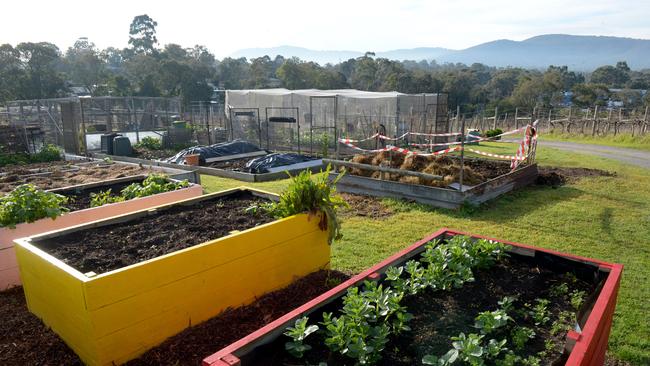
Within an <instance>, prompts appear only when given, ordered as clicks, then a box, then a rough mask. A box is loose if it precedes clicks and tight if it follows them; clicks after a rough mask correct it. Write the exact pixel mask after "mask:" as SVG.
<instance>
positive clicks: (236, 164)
mask: <svg viewBox="0 0 650 366" xmlns="http://www.w3.org/2000/svg"><path fill="white" fill-rule="evenodd" d="M251 159H254V158H243V159H235V160H226V161H217V162H214V163H209V164H207V166H209V167H210V168H217V169H225V170H233V171H243V170H244V168H245V167H246V163H248V162H249V161H250V160H251Z"/></svg>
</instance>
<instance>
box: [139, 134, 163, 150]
mask: <svg viewBox="0 0 650 366" xmlns="http://www.w3.org/2000/svg"><path fill="white" fill-rule="evenodd" d="M133 147H136V148H145V149H149V150H162V149H163V146H162V141H161V140H160V139H157V138H155V137H153V136H145V137H143V138H142V139H140V142H138V143H137V144H135V145H134V146H133Z"/></svg>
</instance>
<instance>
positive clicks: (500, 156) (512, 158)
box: [465, 147, 526, 160]
mask: <svg viewBox="0 0 650 366" xmlns="http://www.w3.org/2000/svg"><path fill="white" fill-rule="evenodd" d="M465 150H467V151H471V152H473V153H474V154H479V155H484V156H489V157H491V158H497V159H505V160H526V158H523V159H522V158H520V157H518V156H516V155H499V154H492V153H489V152H485V151H480V150H474V149H472V148H469V147H465Z"/></svg>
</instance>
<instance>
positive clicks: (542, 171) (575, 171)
mask: <svg viewBox="0 0 650 366" xmlns="http://www.w3.org/2000/svg"><path fill="white" fill-rule="evenodd" d="M538 170H539V175H538V176H537V180H536V181H535V184H537V185H540V186H551V187H557V186H561V185H564V184H566V183H570V182H575V181H577V180H578V179H580V178H585V177H614V176H616V173H615V172H608V171H606V170H600V169H590V168H562V167H547V166H545V167H539V168H538Z"/></svg>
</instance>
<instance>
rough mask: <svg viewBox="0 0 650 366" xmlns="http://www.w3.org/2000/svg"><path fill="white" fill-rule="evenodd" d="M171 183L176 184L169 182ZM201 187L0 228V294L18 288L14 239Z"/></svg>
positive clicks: (177, 197)
mask: <svg viewBox="0 0 650 366" xmlns="http://www.w3.org/2000/svg"><path fill="white" fill-rule="evenodd" d="M146 177H147V176H146V175H136V176H131V177H124V178H117V179H111V180H105V181H101V182H94V183H85V184H78V185H74V186H68V187H63V188H55V189H50V190H48V192H53V193H58V194H64V195H65V194H66V193H76V192H81V191H87V190H91V189H97V188H101V187H107V188H110V187H111V186H113V185H116V184H128V183H133V182H141V181H143V180H144V179H145V178H146ZM170 180H171V181H177V180H175V179H170ZM202 194H203V188H202V187H201V186H200V185H198V184H194V183H190V185H189V186H188V187H185V188H180V189H177V190H174V191H169V192H163V193H158V194H154V195H151V196H146V197H138V198H134V199H130V200H127V201H122V202H115V203H111V204H107V205H103V206H99V207H90V208H86V209H81V210H76V211H72V212H66V213H64V214H62V215H61V216H59V217H57V218H55V219H51V218H49V217H46V218H43V219H40V220H36V221H34V222H25V223H21V224H17V225H16V227H15V228H9V227H0V291H4V290H6V289H8V288H10V287H14V286H19V285H20V284H21V281H20V273H19V270H18V262H17V260H16V251H15V248H14V240H16V239H18V238H24V237H29V236H34V235H38V234H43V233H46V232H49V231H55V230H61V229H65V228H69V227H73V226H77V225H82V224H86V223H89V222H94V221H97V220H102V219H105V218H110V217H115V216H119V215H123V214H128V213H130V212H136V211H139V210H143V209H148V208H151V207H156V206H160V205H163V204H169V203H173V202H177V201H182V200H185V199H188V198H193V197H197V196H201V195H202Z"/></svg>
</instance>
